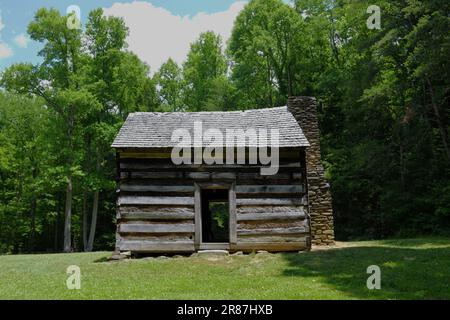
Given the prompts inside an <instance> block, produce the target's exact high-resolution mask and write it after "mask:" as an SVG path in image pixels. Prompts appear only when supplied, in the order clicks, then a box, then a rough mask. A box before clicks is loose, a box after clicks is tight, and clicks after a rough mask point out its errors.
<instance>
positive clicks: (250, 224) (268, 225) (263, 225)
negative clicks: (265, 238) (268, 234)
mask: <svg viewBox="0 0 450 320" xmlns="http://www.w3.org/2000/svg"><path fill="white" fill-rule="evenodd" d="M307 225H308V220H307V219H301V220H264V221H261V220H250V221H240V222H239V223H238V224H237V229H238V230H239V229H240V230H244V229H250V230H253V229H285V228H296V227H306V226H307Z"/></svg>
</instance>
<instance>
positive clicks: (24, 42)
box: [14, 33, 30, 48]
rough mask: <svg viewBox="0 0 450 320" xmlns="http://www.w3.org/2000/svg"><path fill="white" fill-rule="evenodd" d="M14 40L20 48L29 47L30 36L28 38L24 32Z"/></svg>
mask: <svg viewBox="0 0 450 320" xmlns="http://www.w3.org/2000/svg"><path fill="white" fill-rule="evenodd" d="M14 42H15V43H16V44H17V45H18V46H19V47H20V48H26V47H28V42H30V38H28V37H27V36H26V35H25V34H24V33H21V34H19V35H18V36H17V37H15V38H14Z"/></svg>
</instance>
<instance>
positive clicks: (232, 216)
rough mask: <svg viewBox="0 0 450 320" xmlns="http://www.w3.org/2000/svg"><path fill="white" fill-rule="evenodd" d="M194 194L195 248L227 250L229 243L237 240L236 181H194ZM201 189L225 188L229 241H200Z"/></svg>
mask: <svg viewBox="0 0 450 320" xmlns="http://www.w3.org/2000/svg"><path fill="white" fill-rule="evenodd" d="M194 187H195V195H194V199H195V201H194V207H195V208H194V210H195V216H194V223H195V227H194V246H195V250H196V251H198V250H212V249H222V250H229V249H230V246H231V245H235V244H236V242H237V229H236V228H237V225H236V183H235V182H195V183H194ZM202 189H227V190H228V206H229V228H228V229H229V232H230V234H229V243H227V244H226V245H224V244H222V243H217V244H215V243H202V195H201V193H202Z"/></svg>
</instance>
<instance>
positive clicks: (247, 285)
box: [0, 238, 450, 299]
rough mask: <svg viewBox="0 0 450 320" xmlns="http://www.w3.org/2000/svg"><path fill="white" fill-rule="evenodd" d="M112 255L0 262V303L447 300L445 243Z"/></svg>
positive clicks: (448, 246) (449, 257) (449, 266)
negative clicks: (72, 284)
mask: <svg viewBox="0 0 450 320" xmlns="http://www.w3.org/2000/svg"><path fill="white" fill-rule="evenodd" d="M110 254H111V253H109V252H96V253H74V254H41V255H17V256H0V299H433V298H434V299H450V239H443V238H438V239H436V238H429V239H428V238H424V239H410V240H384V241H364V242H345V243H338V245H337V246H336V247H335V248H330V249H326V250H323V249H320V250H314V251H312V252H304V253H300V254H299V253H289V254H257V255H255V254H251V255H242V256H228V257H221V258H216V259H206V258H204V257H201V258H200V257H181V258H170V259H155V258H145V259H133V260H126V261H120V262H106V261H105V260H106V258H107V257H108V256H109V255H110ZM69 265H78V266H79V267H80V268H81V274H82V280H81V290H68V289H67V287H66V279H67V277H68V275H67V274H66V268H67V267H68V266H69ZM369 265H378V266H379V267H380V268H381V272H382V274H381V290H368V289H367V287H366V280H367V277H368V276H369V275H368V274H367V273H366V269H367V267H368V266H369Z"/></svg>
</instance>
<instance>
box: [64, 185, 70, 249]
mask: <svg viewBox="0 0 450 320" xmlns="http://www.w3.org/2000/svg"><path fill="white" fill-rule="evenodd" d="M71 225H72V177H69V181H68V182H67V189H66V209H65V212H64V252H71V249H72V242H71V240H72V239H71V237H72V234H71Z"/></svg>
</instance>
